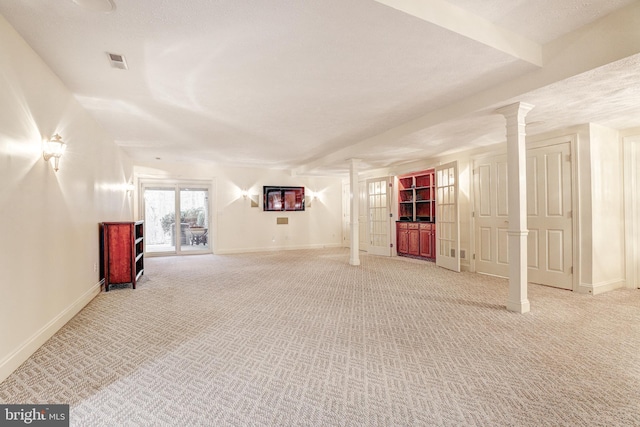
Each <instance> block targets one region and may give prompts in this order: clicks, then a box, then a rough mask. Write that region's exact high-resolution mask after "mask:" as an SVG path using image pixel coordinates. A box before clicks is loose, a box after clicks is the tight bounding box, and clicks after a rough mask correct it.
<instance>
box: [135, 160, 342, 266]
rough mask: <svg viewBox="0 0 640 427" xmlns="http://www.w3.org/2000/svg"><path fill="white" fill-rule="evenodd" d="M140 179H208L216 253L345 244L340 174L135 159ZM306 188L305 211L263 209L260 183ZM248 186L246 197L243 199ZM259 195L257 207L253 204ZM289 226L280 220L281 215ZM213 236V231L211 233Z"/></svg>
mask: <svg viewBox="0 0 640 427" xmlns="http://www.w3.org/2000/svg"><path fill="white" fill-rule="evenodd" d="M134 169H135V172H134V173H135V176H136V179H137V181H138V182H154V181H155V182H171V181H175V180H176V179H178V180H181V181H184V182H189V181H191V182H194V181H196V182H200V183H208V184H209V185H210V186H211V188H212V192H213V197H211V198H210V199H211V200H210V203H211V206H210V209H209V210H210V212H212V218H211V221H212V222H213V224H214V227H213V240H212V242H213V251H214V253H216V254H225V253H240V252H251V251H264V250H276V249H302V248H318V247H329V246H340V245H341V242H342V229H341V222H340V220H341V209H342V181H341V179H340V178H337V177H314V176H291V174H290V173H288V172H287V171H281V170H270V169H259V168H223V167H215V166H212V165H211V164H186V163H168V162H162V161H157V162H153V163H145V162H137V164H136V166H135V168H134ZM265 185H276V186H304V187H305V188H306V195H307V204H306V210H305V211H302V212H265V211H263V209H262V187H263V186H265ZM244 190H246V191H247V193H248V197H246V198H245V197H243V195H242V192H243V191H244ZM252 196H254V197H255V196H258V198H259V207H251V200H250V199H251V197H252ZM314 196H315V198H314ZM279 217H286V218H288V224H286V225H283V224H277V218H279ZM210 235H211V232H210Z"/></svg>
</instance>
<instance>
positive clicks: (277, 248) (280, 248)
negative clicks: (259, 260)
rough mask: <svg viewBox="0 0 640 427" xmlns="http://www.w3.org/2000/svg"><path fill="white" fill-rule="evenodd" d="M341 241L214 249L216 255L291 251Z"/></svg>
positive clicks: (333, 246) (317, 247) (339, 245)
mask: <svg viewBox="0 0 640 427" xmlns="http://www.w3.org/2000/svg"><path fill="white" fill-rule="evenodd" d="M341 247H343V246H342V243H331V244H316V245H298V246H273V247H270V248H264V247H262V248H243V249H218V250H216V251H214V253H215V254H216V255H232V254H246V253H250V252H274V251H291V250H301V249H324V248H341Z"/></svg>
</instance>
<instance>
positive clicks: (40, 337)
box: [0, 280, 104, 382]
mask: <svg viewBox="0 0 640 427" xmlns="http://www.w3.org/2000/svg"><path fill="white" fill-rule="evenodd" d="M103 282H104V281H103V280H101V281H100V282H98V283H96V284H95V285H92V286H91V288H89V290H88V291H86V292H85V293H84V294H82V295H81V296H80V297H79V298H78V299H76V300H75V301H74V302H73V303H71V305H69V306H68V307H67V308H66V309H64V310H62V311H61V312H60V313H59V314H58V315H57V316H56V317H54V318H53V319H51V321H49V322H48V323H47V324H46V325H44V326H43V327H42V328H40V330H38V331H37V332H36V333H35V334H33V335H32V336H31V337H29V338H28V339H27V340H26V341H24V342H23V343H22V344H21V345H20V346H19V347H18V348H16V349H15V350H14V351H13V352H11V353H10V354H9V355H8V356H6V357H5V358H4V359H2V360H0V382H2V381H4V380H5V379H7V377H8V376H9V375H11V373H12V372H13V371H15V370H16V369H18V367H19V366H20V365H22V364H23V363H24V362H25V361H26V360H27V359H28V358H29V357H31V356H32V355H33V353H35V352H36V351H37V350H38V349H39V348H40V347H41V346H42V345H43V344H44V343H45V342H47V340H48V339H49V338H51V337H52V336H53V335H54V334H55V333H56V332H58V331H59V330H60V329H61V328H62V327H63V326H64V325H65V324H66V323H67V322H68V321H69V320H71V319H72V318H73V317H74V316H75V315H76V314H78V313H79V312H80V311H81V310H82V309H83V308H84V307H85V306H86V305H87V304H89V302H91V300H92V299H94V298H95V297H96V296H97V295H98V294H99V293H100V289H101V287H102V283H103Z"/></svg>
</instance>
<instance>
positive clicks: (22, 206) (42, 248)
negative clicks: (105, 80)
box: [0, 16, 132, 380]
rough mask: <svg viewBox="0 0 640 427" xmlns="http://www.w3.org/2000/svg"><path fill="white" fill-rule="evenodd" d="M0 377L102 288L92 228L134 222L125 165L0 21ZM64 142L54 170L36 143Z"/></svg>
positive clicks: (49, 73)
mask: <svg viewBox="0 0 640 427" xmlns="http://www.w3.org/2000/svg"><path fill="white" fill-rule="evenodd" d="M0 58H2V60H1V61H0V181H1V182H2V185H1V186H0V236H2V238H1V240H0V241H1V242H2V243H1V244H0V307H1V309H0V380H3V379H4V378H6V376H8V375H9V374H10V373H11V372H12V371H13V370H14V369H16V368H17V367H18V366H19V365H20V364H21V363H22V362H23V361H24V360H26V359H27V358H28V357H29V356H30V355H31V354H32V353H33V352H34V351H36V350H37V348H38V347H40V345H42V344H43V343H44V342H45V341H46V340H47V339H48V338H49V337H51V336H52V335H53V334H54V333H55V332H56V331H57V330H58V329H59V328H60V327H61V326H62V325H64V324H65V323H66V322H67V321H68V320H69V319H70V318H71V317H73V316H74V315H75V314H76V313H77V312H78V311H79V310H80V309H82V307H84V305H86V303H87V302H89V301H90V300H91V298H93V297H94V296H95V295H96V294H97V293H98V292H99V290H100V287H99V277H98V276H99V273H98V270H97V268H94V267H97V263H98V258H99V244H98V223H99V222H100V221H112V220H127V219H131V217H132V200H131V199H130V198H129V197H128V196H127V194H126V191H125V190H124V184H125V183H126V182H127V180H128V179H130V178H131V177H132V166H131V164H130V161H129V160H128V159H127V157H126V156H124V155H123V154H122V153H121V151H120V150H119V149H118V148H117V147H116V146H115V144H114V143H113V141H111V140H110V138H109V137H108V135H106V134H105V133H104V131H103V130H102V129H101V128H100V127H99V126H98V125H97V124H96V122H95V121H94V120H93V119H92V118H91V116H90V115H89V114H88V113H87V112H86V111H85V110H84V109H83V108H82V107H81V106H80V105H79V104H78V102H77V101H76V100H75V98H73V96H72V95H71V93H70V92H69V91H68V90H67V89H66V88H65V87H64V85H63V84H62V82H61V81H60V80H59V79H58V77H57V76H56V75H55V74H54V73H53V72H52V71H51V70H50V69H49V68H48V67H47V66H46V65H45V64H44V62H43V61H42V60H41V59H40V57H38V55H37V54H36V53H35V52H34V51H33V50H32V49H31V48H30V47H29V46H28V45H27V43H26V42H25V41H24V40H23V39H22V38H21V37H20V36H19V35H18V34H17V33H16V32H15V31H14V29H13V28H12V27H11V26H10V25H9V24H8V23H7V22H6V21H5V20H4V18H3V17H2V16H0ZM56 132H57V133H59V134H60V135H61V136H62V138H63V140H64V141H66V142H67V150H66V152H65V154H64V156H63V157H62V159H61V160H60V170H59V171H58V172H54V170H53V168H52V166H51V165H50V164H49V163H47V162H45V161H44V160H43V158H42V141H43V139H45V138H48V137H50V136H51V135H53V134H54V133H56Z"/></svg>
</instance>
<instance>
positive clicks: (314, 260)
mask: <svg viewBox="0 0 640 427" xmlns="http://www.w3.org/2000/svg"><path fill="white" fill-rule="evenodd" d="M348 259H349V253H348V250H344V249H323V250H306V251H285V252H267V253H254V254H242V255H228V256H219V255H216V256H213V255H198V256H185V257H172V258H150V259H147V260H146V275H145V276H144V279H143V280H142V281H141V282H140V283H139V287H138V289H136V290H135V291H134V290H132V289H130V288H128V287H120V288H113V290H112V291H110V292H108V293H102V294H100V295H99V296H98V297H97V298H95V299H94V300H93V301H92V302H91V303H90V304H89V305H88V306H87V307H86V308H85V309H84V310H83V311H82V312H81V313H80V314H79V315H78V316H76V317H75V318H74V319H72V320H71V321H70V322H69V323H68V324H67V325H66V326H65V327H64V328H63V329H62V330H60V331H59V332H58V333H57V334H56V335H55V336H54V337H53V338H52V339H51V340H49V341H48V342H47V343H46V344H45V345H44V346H43V347H42V348H40V350H38V351H37V352H36V353H35V354H34V355H33V356H32V357H31V358H30V359H29V360H28V361H27V362H26V363H24V364H23V365H22V366H21V367H20V368H19V369H18V370H17V371H16V372H15V373H14V374H12V375H11V376H10V377H9V378H8V379H7V380H6V381H4V382H3V383H1V384H0V402H2V403H69V404H71V424H72V425H75V426H116V425H131V426H134V425H148V426H165V425H166V426H200V425H202V426H205V425H208V426H227V425H228V426H267V425H268V426H287V425H296V426H405V425H415V426H430V425H437V426H448V425H450V426H460V425H468V426H583V425H584V426H616V425H620V426H623V425H628V426H638V425H640V291H638V290H617V291H613V292H609V293H606V294H603V295H599V296H595V297H593V296H587V295H579V294H575V293H572V292H568V291H562V290H557V289H553V288H547V287H542V286H533V285H532V286H530V289H529V299H530V301H531V307H532V308H531V310H532V311H531V312H530V313H528V314H524V315H519V314H514V313H511V312H508V311H506V309H505V308H504V305H505V303H506V298H507V282H506V281H505V280H503V279H498V278H493V277H487V276H481V275H475V274H470V273H452V272H449V271H446V270H443V269H440V268H437V267H435V265H434V264H432V263H429V262H424V261H417V260H411V259H405V258H394V259H389V258H383V257H374V256H367V255H363V256H362V257H361V262H362V265H361V266H360V267H352V266H349V265H348Z"/></svg>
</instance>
